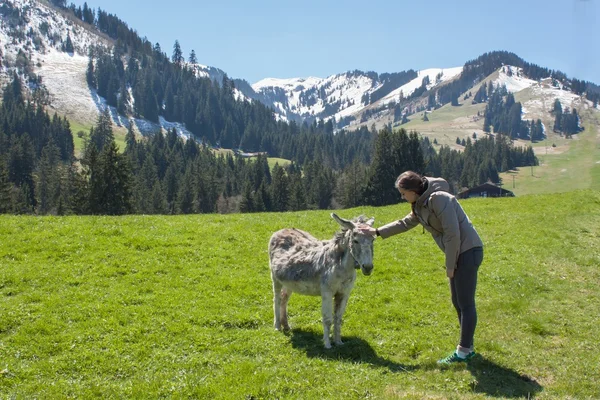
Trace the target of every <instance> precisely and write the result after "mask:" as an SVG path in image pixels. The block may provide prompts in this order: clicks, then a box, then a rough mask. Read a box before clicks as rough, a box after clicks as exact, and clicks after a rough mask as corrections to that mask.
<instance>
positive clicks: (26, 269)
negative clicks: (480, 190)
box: [0, 190, 600, 399]
mask: <svg viewBox="0 0 600 400" xmlns="http://www.w3.org/2000/svg"><path fill="white" fill-rule="evenodd" d="M463 206H464V208H465V209H466V211H467V212H468V214H469V215H470V216H471V219H472V220H473V221H474V223H475V225H476V227H477V228H478V230H479V232H480V234H481V236H482V238H483V240H484V242H485V245H486V250H485V252H486V253H485V260H484V264H483V265H482V267H481V270H480V276H479V286H478V310H479V326H478V330H477V334H476V347H477V350H478V351H479V352H480V353H481V357H480V358H479V359H477V360H476V361H474V362H473V363H472V364H471V365H470V366H469V367H465V366H456V367H452V368H449V369H447V370H440V369H439V368H438V367H437V366H436V364H435V361H436V360H437V359H438V358H440V357H442V356H445V355H447V353H448V352H449V351H451V350H452V349H453V347H454V346H455V345H456V342H457V335H458V327H457V321H456V315H455V313H454V310H453V309H452V306H451V304H450V298H449V290H448V287H447V281H446V279H445V274H444V268H443V255H442V253H441V252H440V251H439V250H438V249H437V247H436V246H435V244H434V243H433V240H432V239H431V238H430V237H429V236H428V235H426V234H422V231H421V229H419V228H417V229H414V230H413V231H411V232H408V233H406V234H403V235H400V236H396V237H393V238H390V239H387V240H381V239H378V240H377V242H376V244H375V271H374V273H373V275H372V276H370V277H365V276H362V275H360V276H358V278H357V283H356V287H355V289H354V291H353V293H352V295H351V296H350V301H349V304H348V308H347V313H346V315H345V324H344V327H343V330H342V336H343V339H344V341H345V345H344V346H341V347H334V348H333V349H332V350H328V351H326V350H324V349H323V346H322V342H321V336H322V328H321V323H320V319H321V317H320V299H319V298H316V297H306V296H300V295H294V296H293V297H292V298H291V300H290V305H289V310H290V323H291V325H292V331H291V333H289V334H287V335H286V334H284V333H281V332H277V331H275V330H274V329H273V328H272V318H273V317H272V293H271V282H270V276H269V272H268V266H267V263H268V258H267V251H266V247H267V242H268V239H269V237H270V235H271V233H272V232H274V231H275V230H277V229H280V228H282V227H297V228H302V229H306V230H308V231H309V232H311V233H312V234H314V235H315V236H316V237H319V238H323V239H329V238H331V237H332V236H333V233H334V232H335V230H336V229H337V224H336V223H335V222H334V221H333V220H332V219H331V218H330V217H329V212H327V211H310V212H308V211H307V212H295V213H282V214H252V215H248V214H237V215H223V216H222V215H192V216H125V217H31V216H19V217H17V216H0V237H1V238H2V240H1V241H0V397H1V398H17V399H26V398H40V399H55V398H68V397H73V398H83V399H85V398H140V399H151V398H152V399H153V398H164V397H166V398H206V399H214V398H217V399H218V398H223V399H233V398H235V399H244V398H247V399H252V398H253V399H259V398H285V399H313V398H327V399H341V398H343V399H346V398H349V399H356V398H378V399H379V398H384V399H386V398H411V399H421V398H430V399H441V398H455V399H463V398H466V399H475V398H486V397H490V398H496V397H506V398H515V397H518V398H533V397H537V398H552V399H554V398H556V399H563V398H586V397H587V398H598V397H600V387H599V386H598V384H597V382H598V381H599V380H600V371H599V369H598V365H600V343H599V342H598V340H597V328H598V326H597V325H598V321H597V316H598V310H599V309H600V291H599V283H600V270H599V269H598V265H600V250H598V249H600V212H598V211H599V210H600V193H599V192H598V191H591V190H587V191H577V192H571V193H566V194H560V195H559V194H554V195H538V196H523V197H516V198H503V199H470V200H465V201H463ZM407 211H408V206H407V205H406V204H399V205H395V206H389V207H381V208H360V209H353V210H341V211H339V214H340V215H341V216H343V217H348V218H350V217H353V216H355V215H357V214H361V213H364V214H367V215H369V216H375V217H376V219H377V222H376V225H381V224H383V223H384V222H388V221H392V220H394V219H397V218H398V217H401V216H403V215H404V214H405V213H406V212H407Z"/></svg>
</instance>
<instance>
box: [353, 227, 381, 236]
mask: <svg viewBox="0 0 600 400" xmlns="http://www.w3.org/2000/svg"><path fill="white" fill-rule="evenodd" d="M357 228H358V230H359V231H360V232H361V233H363V234H365V235H371V236H377V229H375V228H373V227H372V226H369V225H359V226H357Z"/></svg>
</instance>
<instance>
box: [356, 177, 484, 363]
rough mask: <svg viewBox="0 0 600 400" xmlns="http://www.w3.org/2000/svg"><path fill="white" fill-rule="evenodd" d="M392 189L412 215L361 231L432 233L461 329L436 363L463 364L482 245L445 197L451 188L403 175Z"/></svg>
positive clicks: (469, 351)
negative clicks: (451, 347)
mask: <svg viewBox="0 0 600 400" xmlns="http://www.w3.org/2000/svg"><path fill="white" fill-rule="evenodd" d="M395 186H396V188H397V189H398V191H399V192H400V195H401V196H402V198H403V199H405V200H406V201H408V202H409V203H410V204H411V207H412V212H411V213H410V214H408V215H407V216H406V217H404V218H403V219H401V220H399V221H394V222H392V223H389V224H387V225H385V226H382V227H380V228H377V229H374V228H371V227H366V226H364V227H361V230H362V231H363V232H365V233H370V234H372V235H376V236H381V237H382V238H384V239H385V238H387V237H390V236H393V235H396V234H398V233H403V232H406V231H408V230H409V229H412V228H414V227H415V226H417V225H418V224H421V225H423V227H424V228H425V229H427V231H429V233H431V236H433V239H434V240H435V242H436V243H437V245H438V246H439V247H440V249H442V251H443V252H444V253H445V255H446V275H447V276H448V278H449V280H450V292H451V294H452V304H453V305H454V308H456V312H457V313H458V321H459V323H460V342H459V344H458V346H457V347H456V351H455V352H454V353H452V354H451V355H449V356H448V357H445V358H443V359H441V360H439V361H438V363H439V364H452V363H456V362H465V361H468V360H470V359H471V358H473V356H474V355H475V351H474V348H473V336H474V335H475V326H476V325H477V312H476V309H475V288H476V286H477V271H478V269H479V266H480V265H481V262H482V260H483V242H482V241H481V238H480V237H479V235H478V234H477V231H476V230H475V228H474V227H473V224H471V221H470V220H469V217H467V215H466V214H465V212H464V211H463V209H462V207H461V206H460V204H459V203H458V201H457V200H456V197H454V196H453V195H452V194H450V193H449V189H450V187H449V185H448V182H446V181H445V180H444V179H442V178H429V177H424V176H421V175H419V174H417V173H415V172H413V171H406V172H404V173H402V174H401V175H400V176H399V177H398V179H397V180H396V184H395Z"/></svg>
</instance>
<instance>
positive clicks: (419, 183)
mask: <svg viewBox="0 0 600 400" xmlns="http://www.w3.org/2000/svg"><path fill="white" fill-rule="evenodd" d="M426 182H427V180H426V178H425V177H424V176H421V175H419V174H417V173H416V172H413V171H406V172H403V173H401V174H400V176H399V177H398V179H396V184H395V186H396V188H397V189H404V190H412V191H413V192H415V193H417V194H418V195H419V196H420V195H422V194H423V193H425V189H426V188H425V186H426Z"/></svg>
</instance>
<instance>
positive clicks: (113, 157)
mask: <svg viewBox="0 0 600 400" xmlns="http://www.w3.org/2000/svg"><path fill="white" fill-rule="evenodd" d="M99 165H100V172H101V179H102V184H103V187H104V192H103V193H102V195H101V203H100V206H101V210H102V214H108V215H122V214H127V213H130V212H131V211H132V209H133V207H132V190H131V182H132V176H131V166H130V164H129V160H128V159H127V157H126V156H125V155H124V154H119V149H118V147H117V145H116V143H115V141H114V140H113V141H111V142H110V143H108V145H107V146H106V147H105V148H104V150H103V151H102V153H100V157H99Z"/></svg>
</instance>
